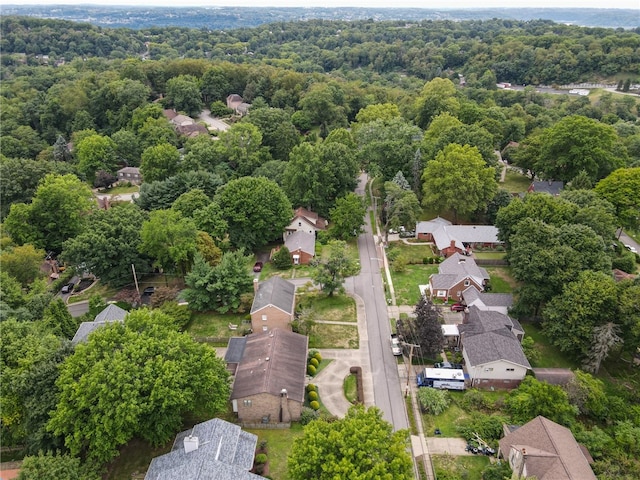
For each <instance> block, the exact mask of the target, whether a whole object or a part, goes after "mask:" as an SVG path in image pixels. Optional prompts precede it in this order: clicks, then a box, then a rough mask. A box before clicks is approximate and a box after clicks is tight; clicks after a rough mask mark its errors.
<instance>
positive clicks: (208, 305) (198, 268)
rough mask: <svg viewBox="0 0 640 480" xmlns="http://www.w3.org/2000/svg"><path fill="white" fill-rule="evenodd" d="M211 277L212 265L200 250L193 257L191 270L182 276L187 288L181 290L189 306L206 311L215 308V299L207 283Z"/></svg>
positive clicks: (198, 310)
mask: <svg viewBox="0 0 640 480" xmlns="http://www.w3.org/2000/svg"><path fill="white" fill-rule="evenodd" d="M212 278H213V266H212V265H211V264H209V262H207V261H206V260H205V258H204V256H203V255H202V254H201V253H200V252H196V254H195V255H194V257H193V266H192V267H191V271H190V272H189V273H187V275H186V276H185V277H184V283H185V285H186V286H187V288H186V289H185V290H184V291H183V292H182V295H183V298H184V299H185V301H186V302H188V303H189V308H190V309H191V310H193V311H196V312H206V311H208V310H213V309H214V308H215V299H214V298H213V295H211V292H209V289H208V287H209V284H210V283H211V281H212Z"/></svg>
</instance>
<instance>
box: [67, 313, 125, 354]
mask: <svg viewBox="0 0 640 480" xmlns="http://www.w3.org/2000/svg"><path fill="white" fill-rule="evenodd" d="M127 313H128V312H127V311H126V310H123V309H122V308H120V307H119V306H117V305H114V304H111V305H108V306H107V307H106V308H105V309H104V310H102V311H101V312H100V313H99V314H98V315H96V318H95V320H94V321H93V322H82V323H81V324H80V326H79V327H78V330H76V333H75V335H74V336H73V339H71V343H72V344H73V345H77V344H78V343H80V342H85V341H86V340H87V338H88V337H89V335H90V334H91V333H92V332H93V331H95V330H97V329H98V328H100V327H103V326H105V325H107V324H109V323H113V322H124V318H125V317H126V316H127Z"/></svg>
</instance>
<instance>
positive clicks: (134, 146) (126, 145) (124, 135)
mask: <svg viewBox="0 0 640 480" xmlns="http://www.w3.org/2000/svg"><path fill="white" fill-rule="evenodd" d="M111 140H113V143H114V144H115V153H116V158H117V159H118V161H120V162H125V163H126V165H127V166H129V167H135V166H138V165H140V155H142V149H141V148H140V141H139V140H138V137H137V136H136V134H135V133H134V132H133V131H131V130H125V129H122V130H118V131H117V132H115V133H114V134H113V135H111Z"/></svg>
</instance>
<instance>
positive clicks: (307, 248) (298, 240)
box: [284, 230, 316, 265]
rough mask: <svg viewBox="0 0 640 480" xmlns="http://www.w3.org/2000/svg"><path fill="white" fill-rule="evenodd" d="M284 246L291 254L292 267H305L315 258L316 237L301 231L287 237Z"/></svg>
mask: <svg viewBox="0 0 640 480" xmlns="http://www.w3.org/2000/svg"><path fill="white" fill-rule="evenodd" d="M284 246H285V247H287V248H288V249H289V252H290V253H291V261H292V262H293V264H294V265H307V264H308V263H309V262H310V261H311V260H313V257H315V256H316V236H315V234H314V233H307V232H304V231H302V230H300V231H297V232H293V233H291V234H290V235H287V236H286V237H285V239H284Z"/></svg>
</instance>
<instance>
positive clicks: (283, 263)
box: [271, 246, 293, 270]
mask: <svg viewBox="0 0 640 480" xmlns="http://www.w3.org/2000/svg"><path fill="white" fill-rule="evenodd" d="M271 263H273V266H274V267H276V268H277V269H279V270H286V269H287V268H291V265H293V261H292V260H291V252H290V251H289V249H288V248H287V247H285V246H282V247H280V249H279V250H278V251H277V252H276V253H274V254H273V257H272V258H271Z"/></svg>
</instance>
